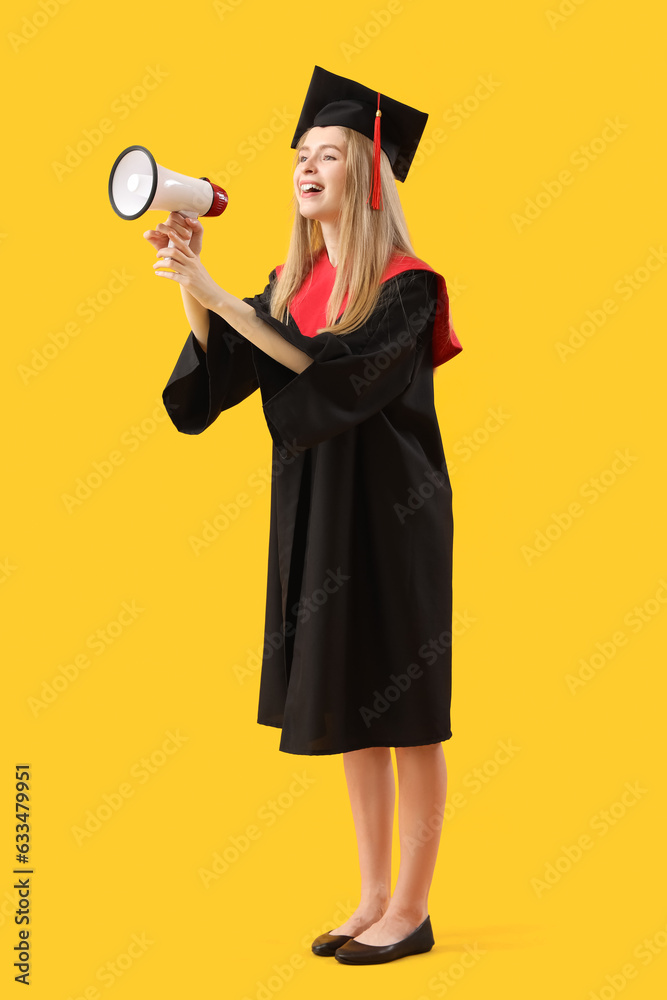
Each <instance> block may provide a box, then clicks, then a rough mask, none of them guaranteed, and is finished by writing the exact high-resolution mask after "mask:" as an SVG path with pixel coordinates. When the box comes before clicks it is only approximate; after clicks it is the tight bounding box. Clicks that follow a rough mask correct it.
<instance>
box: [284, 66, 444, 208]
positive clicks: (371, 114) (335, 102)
mask: <svg viewBox="0 0 667 1000" xmlns="http://www.w3.org/2000/svg"><path fill="white" fill-rule="evenodd" d="M427 119H428V115H427V114H426V113H425V112H423V111H417V110H416V109H415V108H411V107H409V105H407V104H401V102H400V101H395V100H393V99H392V98H391V97H386V96H385V95H384V94H380V93H379V92H378V91H376V90H371V89H370V88H369V87H364V86H362V85H361V84H360V83H356V82H355V81H354V80H348V79H347V77H344V76H337V75H336V74H335V73H329V72H328V71H327V70H326V69H322V67H321V66H316V67H315V69H314V70H313V75H312V77H311V80H310V85H309V87H308V92H307V94H306V99H305V101H304V104H303V108H302V109H301V115H300V116H299V122H298V125H297V127H296V132H295V133H294V139H293V140H292V145H291V149H296V145H297V143H298V141H299V139H300V138H301V136H302V135H303V133H304V132H306V131H307V130H308V129H309V128H312V127H313V126H315V125H321V126H326V125H342V126H345V127H347V128H351V129H354V130H355V132H361V134H362V135H365V136H367V137H368V138H369V139H372V140H373V146H374V148H373V179H372V182H371V193H370V194H369V196H368V197H369V198H371V197H372V201H371V206H372V207H373V208H380V207H381V200H382V190H381V184H380V149H383V150H384V152H385V153H386V154H387V157H388V159H389V163H390V164H391V168H392V171H393V173H394V177H395V178H396V180H397V181H404V180H405V178H406V177H407V174H408V170H409V169H410V164H411V163H412V160H413V157H414V155H415V153H416V152H417V146H418V145H419V140H420V139H421V136H422V133H423V131H424V128H425V127H426V121H427ZM367 200H368V199H367Z"/></svg>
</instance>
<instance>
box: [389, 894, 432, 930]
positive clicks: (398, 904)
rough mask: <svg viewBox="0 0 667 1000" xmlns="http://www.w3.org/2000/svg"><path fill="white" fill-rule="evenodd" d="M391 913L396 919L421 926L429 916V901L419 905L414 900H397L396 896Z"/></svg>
mask: <svg viewBox="0 0 667 1000" xmlns="http://www.w3.org/2000/svg"><path fill="white" fill-rule="evenodd" d="M391 912H392V914H393V916H395V917H400V918H401V919H402V920H409V921H410V922H411V923H414V924H417V925H419V924H421V923H423V921H424V920H426V917H427V916H428V901H423V902H421V903H419V902H416V901H414V900H407V901H406V900H397V899H396V897H395V896H392V899H391Z"/></svg>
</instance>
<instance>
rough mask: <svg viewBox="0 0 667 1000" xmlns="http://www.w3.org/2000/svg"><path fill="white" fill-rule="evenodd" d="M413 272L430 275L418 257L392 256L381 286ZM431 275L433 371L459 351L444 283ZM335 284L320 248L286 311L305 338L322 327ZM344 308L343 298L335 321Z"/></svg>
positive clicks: (333, 272)
mask: <svg viewBox="0 0 667 1000" xmlns="http://www.w3.org/2000/svg"><path fill="white" fill-rule="evenodd" d="M283 267H284V264H278V266H277V267H276V269H275V270H276V275H277V276H278V278H280V273H281V271H282V269H283ZM413 270H422V271H433V268H432V267H431V266H430V265H429V264H427V263H426V262H425V261H423V260H420V259H419V258H418V257H411V256H409V255H407V254H401V253H395V254H394V255H393V257H392V258H391V260H390V262H389V264H388V265H387V267H386V268H385V271H384V274H383V275H382V282H385V281H388V280H389V279H390V278H393V277H395V276H396V275H397V274H402V273H403V272H404V271H413ZM434 273H435V274H437V276H438V302H437V310H436V317H435V325H434V329H433V367H434V368H436V367H437V366H438V365H441V364H443V363H444V362H445V361H449V359H450V358H453V357H454V356H455V355H456V354H458V353H459V352H460V351H462V350H463V347H462V345H461V343H460V341H459V339H458V337H457V336H456V333H455V332H454V327H453V326H452V321H451V316H450V312H449V297H448V295H447V285H446V283H445V279H444V278H443V276H442V275H441V274H438V272H437V271H436V272H434ZM335 280H336V268H335V267H334V265H333V264H332V263H331V261H330V260H329V255H328V254H327V251H326V248H323V249H322V250H321V251H320V254H319V255H318V257H317V259H316V261H315V264H314V266H313V269H312V271H311V272H310V274H308V275H306V277H305V278H304V280H303V283H302V285H301V287H300V289H299V291H298V292H297V293H296V295H295V296H294V298H293V299H292V302H291V303H290V307H289V311H290V314H291V316H292V318H293V320H294V322H295V323H296V325H297V327H298V328H299V331H300V332H301V333H302V334H303V335H304V336H305V337H315V336H317V331H318V329H320V328H321V327H323V326H326V311H327V303H328V301H329V296H330V295H331V291H332V289H333V286H334V281H335ZM346 305H347V295H346V296H345V298H344V299H343V303H342V305H341V308H340V312H339V313H338V318H340V316H341V315H342V313H343V311H344V309H345V306H346Z"/></svg>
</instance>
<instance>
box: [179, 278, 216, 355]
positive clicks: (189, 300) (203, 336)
mask: <svg viewBox="0 0 667 1000" xmlns="http://www.w3.org/2000/svg"><path fill="white" fill-rule="evenodd" d="M181 296H182V298H183V308H184V309H185V315H186V316H187V319H188V323H189V324H190V329H191V330H192V332H193V333H194V335H195V337H196V338H197V340H198V341H199V343H200V344H201V346H202V348H203V349H204V350H206V345H207V343H208V331H209V326H210V317H209V315H208V309H207V308H206V307H205V306H203V305H202V304H201V302H200V301H199V299H196V298H195V297H194V295H191V294H190V292H189V291H188V290H187V288H185V287H184V286H183V285H181Z"/></svg>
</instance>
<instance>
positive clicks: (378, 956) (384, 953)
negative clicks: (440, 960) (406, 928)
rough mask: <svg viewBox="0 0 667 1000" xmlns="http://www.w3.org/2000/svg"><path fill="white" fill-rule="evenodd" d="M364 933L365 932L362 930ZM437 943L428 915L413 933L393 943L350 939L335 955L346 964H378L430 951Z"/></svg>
mask: <svg viewBox="0 0 667 1000" xmlns="http://www.w3.org/2000/svg"><path fill="white" fill-rule="evenodd" d="M362 933H363V932H362ZM434 944H435V939H434V937H433V930H432V928H431V918H430V916H427V917H426V920H424V922H423V923H421V924H420V925H419V927H416V928H415V930H414V931H412V933H411V934H408V936H407V937H404V938H402V939H401V940H400V941H394V943H393V944H363V942H362V941H355V940H354V939H350V940H349V941H348V942H347V944H344V945H341V947H340V948H338V949H337V950H336V952H335V957H336V958H337V959H338V961H339V962H343V963H344V964H345V965H376V964H378V963H380V962H393V961H394V959H396V958H404V957H405V956H406V955H418V954H420V953H421V952H424V951H430V950H431V948H432V947H433V945H434Z"/></svg>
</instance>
